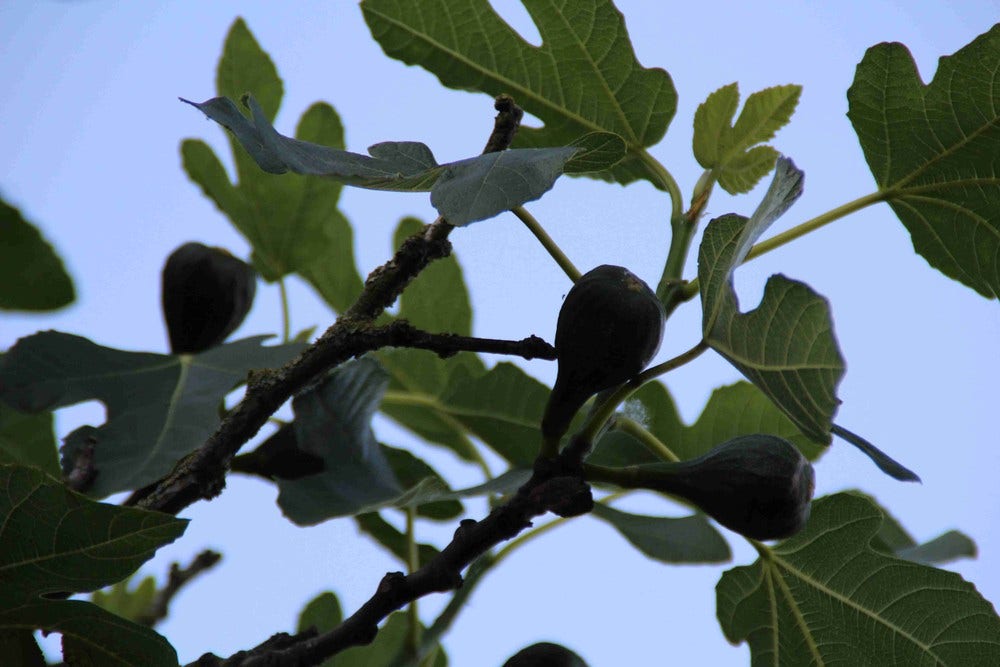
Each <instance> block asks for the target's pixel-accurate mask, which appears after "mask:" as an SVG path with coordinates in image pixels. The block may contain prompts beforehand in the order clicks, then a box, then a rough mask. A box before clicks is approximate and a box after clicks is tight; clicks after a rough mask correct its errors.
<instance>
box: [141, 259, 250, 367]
mask: <svg viewBox="0 0 1000 667" xmlns="http://www.w3.org/2000/svg"><path fill="white" fill-rule="evenodd" d="M161 278H162V281H161V294H160V298H161V301H162V305H163V317H164V319H165V320H166V322H167V332H168V334H169V336H170V350H171V351H172V352H173V353H174V354H196V353H198V352H204V351H205V350H207V349H209V348H212V347H215V346H216V345H219V344H220V343H222V342H223V341H224V340H225V339H226V338H227V337H228V336H229V334H231V333H233V331H235V330H236V328H237V327H239V326H240V324H241V323H242V322H243V319H244V318H245V317H246V315H247V313H248V312H249V311H250V306H252V305H253V297H254V292H255V291H256V289H257V276H256V272H255V271H254V270H253V267H251V266H250V265H249V264H247V263H246V262H244V261H242V260H240V259H237V258H236V257H233V256H232V255H231V254H229V253H228V252H227V251H226V250H224V249H222V248H213V247H209V246H206V245H203V244H201V243H193V242H192V243H185V244H184V245H182V246H180V247H179V248H177V249H176V250H174V251H173V252H172V253H171V254H170V256H169V257H168V258H167V261H166V263H165V264H164V266H163V273H162V276H161Z"/></svg>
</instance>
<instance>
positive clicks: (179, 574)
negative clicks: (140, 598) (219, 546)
mask: <svg viewBox="0 0 1000 667" xmlns="http://www.w3.org/2000/svg"><path fill="white" fill-rule="evenodd" d="M221 559H222V555H221V554H219V553H217V552H215V551H212V550H211V549H206V550H205V551H202V552H201V553H199V554H198V555H197V556H195V557H194V560H192V561H191V564H190V565H188V566H187V567H181V566H180V565H178V564H177V563H173V564H172V565H171V566H170V575H169V576H168V577H167V584H166V586H164V587H163V588H161V589H160V590H158V591H157V592H156V596H155V597H154V598H153V601H152V602H151V603H150V605H149V609H147V610H146V611H145V612H143V613H142V614H141V615H139V616H138V617H137V618H136V619H135V620H136V622H137V623H140V624H141V625H146V626H149V627H153V626H154V625H156V624H157V623H159V622H160V621H162V620H163V619H165V618H166V617H167V614H168V613H169V611H170V603H171V602H172V601H173V599H174V597H176V595H177V594H178V593H179V592H180V590H181V589H182V588H184V586H185V585H187V584H188V583H190V582H191V580H192V579H194V578H195V577H197V576H198V575H199V574H201V573H202V572H205V571H206V570H210V569H212V568H213V567H215V565H216V564H217V563H218V562H219V561H220V560H221Z"/></svg>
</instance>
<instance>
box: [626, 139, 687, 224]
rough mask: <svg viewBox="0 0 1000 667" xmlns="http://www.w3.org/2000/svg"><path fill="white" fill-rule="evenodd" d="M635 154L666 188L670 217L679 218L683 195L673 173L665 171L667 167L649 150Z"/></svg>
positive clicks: (672, 218)
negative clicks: (668, 196)
mask: <svg viewBox="0 0 1000 667" xmlns="http://www.w3.org/2000/svg"><path fill="white" fill-rule="evenodd" d="M636 156H637V157H638V158H639V161H640V162H642V164H643V165H644V166H645V167H646V168H647V169H649V170H650V171H651V172H652V173H653V174H654V175H655V176H656V178H657V180H658V181H659V185H660V187H662V188H663V189H664V190H666V191H667V193H668V194H669V195H670V204H671V212H670V219H671V220H678V219H680V218H681V216H682V215H683V213H682V211H681V208H682V207H683V205H684V204H683V201H684V197H683V195H681V189H680V186H678V185H677V181H675V180H674V177H673V175H672V174H671V173H670V172H669V171H667V168H666V167H664V166H663V164H662V163H661V162H660V161H659V160H657V159H656V158H655V157H653V156H652V155H650V154H649V151H646V150H640V151H638V152H637V153H636Z"/></svg>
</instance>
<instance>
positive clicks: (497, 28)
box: [361, 0, 677, 187]
mask: <svg viewBox="0 0 1000 667" xmlns="http://www.w3.org/2000/svg"><path fill="white" fill-rule="evenodd" d="M524 5H525V8H526V9H527V10H528V13H529V14H531V18H532V20H533V21H534V22H535V25H536V26H537V28H538V31H539V33H540V34H541V36H542V44H541V46H538V47H535V46H532V45H531V44H528V43H527V42H525V41H524V39H523V38H522V37H521V36H520V35H518V34H517V32H515V31H514V30H513V29H512V28H511V27H510V26H509V25H508V24H507V23H506V22H505V21H504V20H503V19H502V18H500V16H498V15H497V13H496V12H495V11H493V8H492V7H490V5H489V3H488V2H487V1H486V0H420V1H418V2H414V1H412V0H406V1H401V0H364V2H362V3H361V10H362V12H363V13H364V17H365V21H367V23H368V27H369V28H370V29H371V31H372V36H373V37H374V38H375V40H376V41H378V43H379V44H380V45H381V46H382V49H383V50H384V51H385V52H386V54H388V55H389V56H391V57H393V58H397V59H399V60H402V61H403V62H405V63H406V64H408V65H420V66H421V67H423V68H425V69H427V70H428V71H430V72H431V73H433V74H435V75H436V76H437V77H438V79H440V80H441V83H442V84H444V85H445V86H448V87H450V88H458V89H462V90H478V91H482V92H485V93H487V94H489V95H491V96H494V97H495V96H497V95H499V94H501V93H507V94H510V95H512V96H513V97H514V98H515V99H516V100H517V103H518V104H519V105H520V106H521V107H523V108H524V110H525V111H527V112H529V113H531V114H534V115H535V116H536V117H537V118H539V119H541V121H542V122H543V123H544V124H545V125H544V127H541V128H532V127H521V129H520V131H519V132H518V134H517V136H516V138H515V141H514V146H515V147H521V146H532V147H539V146H565V145H569V144H571V143H573V142H574V141H576V140H578V139H580V138H581V137H583V136H584V135H587V134H589V133H591V132H609V133H613V134H616V135H618V136H619V137H621V138H622V139H623V140H624V143H625V146H626V148H627V150H628V155H627V156H626V157H625V158H624V159H622V160H621V161H620V162H617V163H616V164H615V166H614V167H613V168H611V169H610V170H606V169H605V170H603V171H600V172H591V173H592V174H594V175H600V176H601V177H604V178H610V179H612V180H616V181H618V182H620V183H628V182H631V181H634V180H636V179H639V178H646V179H648V180H650V181H651V182H652V183H654V184H655V185H657V186H658V187H662V185H661V183H660V180H659V178H658V177H657V176H656V174H655V173H654V172H653V171H652V170H651V169H650V168H649V167H647V166H646V165H645V164H644V163H643V162H642V160H641V158H640V157H639V156H640V154H641V153H642V152H643V151H644V149H645V148H647V147H649V146H652V145H654V144H656V143H658V142H659V141H660V139H662V138H663V135H664V133H665V132H666V130H667V126H668V125H669V124H670V121H671V119H672V118H673V116H674V112H675V111H676V109H677V93H676V91H675V90H674V86H673V82H672V81H671V79H670V75H669V74H667V73H666V72H665V71H664V70H662V69H659V68H652V69H647V68H644V67H642V66H641V65H640V64H639V62H638V61H637V60H636V57H635V52H634V51H633V49H632V44H631V42H630V41H629V37H628V33H627V31H626V29H625V20H624V17H623V16H622V14H621V12H619V11H618V10H617V9H616V8H615V6H614V5H613V4H612V3H611V2H610V1H609V0H585V1H580V2H573V3H565V2H554V1H553V0H524Z"/></svg>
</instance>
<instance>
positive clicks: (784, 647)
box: [716, 493, 1000, 665]
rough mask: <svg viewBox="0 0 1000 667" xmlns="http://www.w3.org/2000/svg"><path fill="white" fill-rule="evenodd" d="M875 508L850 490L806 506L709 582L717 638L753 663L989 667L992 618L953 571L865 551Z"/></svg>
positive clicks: (997, 642) (995, 642) (993, 655)
mask: <svg viewBox="0 0 1000 667" xmlns="http://www.w3.org/2000/svg"><path fill="white" fill-rule="evenodd" d="M881 523H882V514H881V512H879V510H878V508H877V507H876V506H875V505H874V504H872V503H870V502H868V501H866V500H865V499H863V498H860V497H858V496H856V495H852V494H845V493H841V494H836V495H833V496H829V497H826V498H821V499H819V500H817V501H815V502H814V503H813V511H812V518H811V519H810V521H809V524H808V525H807V526H806V528H805V530H803V531H802V532H801V533H800V534H798V535H796V536H795V537H793V538H792V539H790V540H788V541H786V542H783V543H781V544H779V545H777V546H775V547H772V548H766V547H764V549H766V550H765V551H762V556H761V558H759V559H758V560H757V561H756V562H755V563H754V564H753V565H748V566H743V567H738V568H735V569H732V570H730V571H728V572H726V573H725V574H724V575H723V576H722V579H721V580H720V581H719V584H718V586H717V587H716V594H717V612H718V617H719V622H720V624H721V625H722V629H723V632H725V634H726V638H727V639H729V641H731V642H733V643H738V642H743V641H746V642H748V643H749V644H750V651H751V655H752V656H753V660H752V664H754V665H778V664H780V665H809V664H826V665H831V664H845V665H857V664H869V665H992V664H998V663H1000V618H998V617H997V614H996V611H995V610H994V609H993V606H992V605H991V604H990V603H989V602H987V601H986V600H984V599H983V598H982V596H980V594H979V593H978V592H977V591H976V589H975V587H974V586H973V585H972V584H970V583H968V582H966V581H964V580H963V579H962V578H961V577H960V576H959V575H957V574H954V573H952V572H946V571H944V570H938V569H935V568H932V567H928V566H926V565H919V564H917V563H912V562H909V561H905V560H901V559H898V558H893V557H891V556H887V555H885V554H882V553H879V552H877V551H875V550H874V549H872V547H871V541H872V539H873V538H874V537H875V536H876V534H877V533H878V530H879V525H880V524H881Z"/></svg>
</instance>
